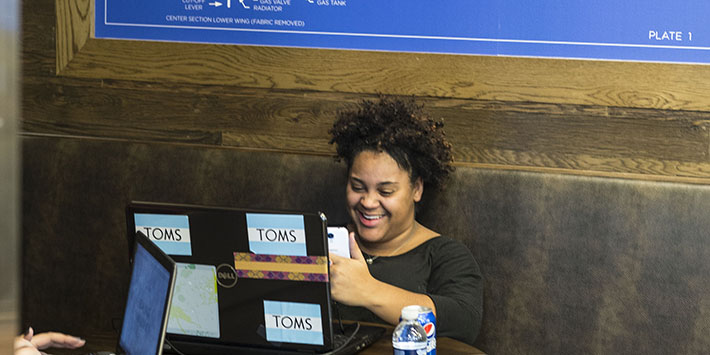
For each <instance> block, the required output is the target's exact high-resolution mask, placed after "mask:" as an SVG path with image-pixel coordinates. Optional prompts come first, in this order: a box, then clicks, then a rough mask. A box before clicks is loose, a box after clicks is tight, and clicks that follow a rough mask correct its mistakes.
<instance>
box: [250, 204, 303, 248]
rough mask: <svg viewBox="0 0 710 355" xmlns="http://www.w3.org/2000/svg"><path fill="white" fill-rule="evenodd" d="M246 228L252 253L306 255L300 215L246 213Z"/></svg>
mask: <svg viewBox="0 0 710 355" xmlns="http://www.w3.org/2000/svg"><path fill="white" fill-rule="evenodd" d="M247 230H248V235H249V249H250V250H251V252H252V253H255V254H271V255H297V256H307V254H306V253H307V251H306V229H305V223H304V219H303V216H302V215H295V214H269V213H247Z"/></svg>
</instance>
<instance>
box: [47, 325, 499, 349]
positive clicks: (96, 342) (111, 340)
mask: <svg viewBox="0 0 710 355" xmlns="http://www.w3.org/2000/svg"><path fill="white" fill-rule="evenodd" d="M390 334H392V329H391V328H390V329H388V331H387V332H385V335H383V336H382V338H380V339H379V340H378V341H377V342H375V343H374V344H372V345H371V346H369V347H367V348H366V349H364V350H362V351H360V352H359V353H358V354H360V355H378V354H392V353H393V349H392V339H391V337H390ZM85 339H86V345H85V346H84V347H82V348H80V349H74V350H68V349H51V350H48V353H49V354H56V355H69V354H74V355H76V354H86V353H90V352H96V351H106V350H113V349H115V348H116V341H117V335H116V334H115V333H100V334H93V335H86V336H85ZM436 352H437V354H442V355H460V354H461V355H462V354H485V353H484V352H483V351H481V350H479V349H476V348H475V347H473V346H471V345H468V344H466V343H462V342H460V341H458V340H454V339H450V338H437V339H436Z"/></svg>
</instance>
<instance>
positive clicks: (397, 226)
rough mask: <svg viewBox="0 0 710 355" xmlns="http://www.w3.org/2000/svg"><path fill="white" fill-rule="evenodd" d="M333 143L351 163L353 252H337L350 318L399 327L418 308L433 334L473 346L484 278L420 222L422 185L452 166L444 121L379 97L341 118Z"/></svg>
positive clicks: (339, 287)
mask: <svg viewBox="0 0 710 355" xmlns="http://www.w3.org/2000/svg"><path fill="white" fill-rule="evenodd" d="M331 133H332V135H333V138H332V140H331V143H335V144H336V146H337V153H338V157H339V158H340V159H342V160H345V162H346V164H347V166H348V180H347V185H346V188H345V192H346V197H347V198H346V200H347V209H348V213H349V215H350V218H351V224H350V228H349V229H350V255H351V258H349V259H348V258H343V257H339V256H337V255H331V260H332V265H331V293H332V295H333V298H334V299H335V300H336V301H338V302H340V303H342V304H344V305H347V307H343V308H342V309H341V313H342V315H343V317H344V318H346V319H351V320H362V321H370V322H378V321H379V322H382V321H385V322H387V323H390V324H396V323H397V322H398V317H399V314H400V310H401V309H402V308H403V307H404V306H407V305H411V304H417V305H422V306H428V307H431V308H432V309H433V310H434V313H435V314H436V320H437V327H438V329H437V334H438V335H439V336H445V337H452V338H455V339H459V340H462V341H464V342H467V343H469V344H471V343H473V341H474V340H475V339H476V336H477V335H478V331H479V328H480V324H481V312H482V301H481V299H482V286H481V285H482V280H481V274H480V271H479V268H478V265H477V263H476V261H475V260H474V258H473V256H472V255H471V253H470V251H469V250H468V249H467V248H466V246H464V245H463V244H461V243H460V242H458V241H456V240H454V239H451V238H447V237H443V236H441V235H440V234H439V233H437V232H435V231H433V230H431V229H429V228H427V227H426V226H424V225H422V224H420V223H419V222H417V220H416V218H415V217H416V216H415V215H416V208H415V206H416V205H417V204H418V203H419V202H420V201H421V199H422V195H423V192H424V189H425V188H427V189H429V188H439V187H441V186H442V184H443V182H444V180H445V179H446V177H447V176H448V174H449V173H450V172H451V171H452V170H453V168H452V167H451V165H450V164H451V162H452V155H451V146H450V144H449V143H448V142H447V141H446V139H445V135H444V132H443V122H442V121H438V120H434V119H432V118H430V117H428V116H427V115H426V114H425V113H424V112H423V111H422V110H421V107H420V106H418V105H416V104H415V103H414V101H412V100H402V99H396V98H390V97H381V98H379V100H378V101H376V102H370V101H364V102H362V103H361V105H360V107H359V108H358V109H357V110H355V111H346V112H341V113H340V114H339V116H338V118H337V120H336V122H335V124H334V125H333V128H332V129H331Z"/></svg>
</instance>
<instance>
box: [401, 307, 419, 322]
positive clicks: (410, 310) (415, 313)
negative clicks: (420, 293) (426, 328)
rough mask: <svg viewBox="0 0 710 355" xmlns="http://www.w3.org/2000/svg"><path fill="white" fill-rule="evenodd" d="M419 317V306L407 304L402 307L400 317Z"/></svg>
mask: <svg viewBox="0 0 710 355" xmlns="http://www.w3.org/2000/svg"><path fill="white" fill-rule="evenodd" d="M417 317H419V306H407V307H404V308H402V319H405V320H414V319H417Z"/></svg>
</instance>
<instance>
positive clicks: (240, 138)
mask: <svg viewBox="0 0 710 355" xmlns="http://www.w3.org/2000/svg"><path fill="white" fill-rule="evenodd" d="M48 2H49V0H26V1H25V2H24V3H23V6H24V9H25V14H26V15H25V17H24V22H25V23H24V26H23V30H24V31H23V42H24V48H23V63H24V66H23V69H24V73H25V74H24V75H23V81H24V85H23V95H24V99H23V103H24V105H23V110H24V114H25V115H24V120H23V124H22V127H23V130H24V131H25V132H27V133H32V134H60V135H74V136H78V137H104V138H110V139H128V140H148V141H149V140H154V141H163V142H174V143H181V144H182V143H189V144H206V145H218V146H224V147H235V148H240V149H262V150H276V151H288V152H296V153H303V154H328V155H330V154H332V152H333V147H332V146H331V145H329V144H328V139H329V137H328V135H327V130H328V128H330V124H331V123H332V118H333V116H334V114H335V112H336V111H337V110H338V109H340V108H341V107H342V106H343V104H348V103H354V102H356V101H358V100H360V99H363V98H371V97H373V95H374V93H375V92H378V91H379V92H383V93H395V94H408V95H416V96H418V97H419V100H421V101H422V102H424V103H425V104H426V106H427V107H428V108H429V111H430V112H432V113H433V114H434V115H435V116H436V115H438V116H442V117H446V118H447V126H448V128H449V129H448V131H449V136H450V139H451V140H452V141H453V142H454V144H455V145H454V147H455V149H456V150H455V156H456V160H457V162H458V163H459V164H473V165H475V166H484V167H494V168H497V169H520V170H534V171H539V170H544V171H556V172H562V173H573V174H583V175H602V176H608V175H610V176H624V177H629V176H630V177H631V178H644V179H655V180H668V179H670V180H674V179H680V180H682V181H691V182H700V183H704V182H706V180H705V179H707V178H709V177H710V173H709V172H708V171H709V170H710V169H708V164H709V163H710V162H708V156H707V154H708V150H709V148H708V141H709V140H708V132H707V130H706V126H707V123H708V122H710V121H709V118H710V113H709V112H710V110H708V108H710V105H708V102H707V101H708V100H707V95H708V94H707V92H710V91H707V90H705V88H706V86H707V85H710V80H707V79H708V78H707V77H706V76H707V75H708V73H707V71H708V66H701V65H669V64H651V63H614V62H593V61H566V60H548V59H530V58H493V57H476V56H447V55H426V54H411V53H384V52H355V51H333V50H310V49H294V48H268V47H242V46H225V45H205V44H187V43H158V42H145V41H113V40H98V39H94V38H91V36H90V33H91V27H92V26H93V25H92V20H91V19H92V16H90V15H87V14H90V12H91V6H92V1H89V0H55V1H54V2H53V3H54V4H56V6H55V7H52V6H51V5H52V3H51V2H50V3H49V4H48ZM55 16H56V18H55ZM55 21H56V34H57V36H56V42H55V40H54V39H53V38H49V37H48V36H46V34H47V33H48V32H50V31H51V29H52V28H51V27H52V23H55ZM55 43H56V46H55ZM57 74H58V76H57ZM691 108H695V109H691Z"/></svg>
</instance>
